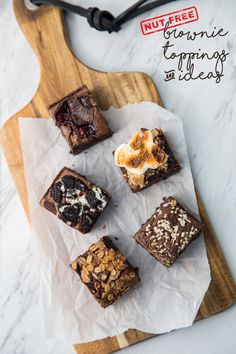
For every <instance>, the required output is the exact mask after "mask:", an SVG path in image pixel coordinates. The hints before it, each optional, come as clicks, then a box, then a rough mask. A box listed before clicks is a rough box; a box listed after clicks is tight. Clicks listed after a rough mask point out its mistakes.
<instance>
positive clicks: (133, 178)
mask: <svg viewBox="0 0 236 354" xmlns="http://www.w3.org/2000/svg"><path fill="white" fill-rule="evenodd" d="M114 158H115V163H116V165H117V166H119V167H120V169H121V172H122V174H123V176H124V178H125V179H126V181H127V182H128V184H129V187H130V189H131V191H132V192H138V191H140V190H142V189H144V188H147V187H149V186H151V185H152V184H154V183H156V182H159V181H161V180H164V179H166V178H168V177H170V176H172V175H173V174H175V173H177V172H179V171H180V169H181V167H180V164H179V162H178V160H177V159H176V157H175V156H174V154H173V152H172V151H171V149H170V147H169V145H168V142H167V140H166V137H165V136H164V134H163V132H162V130H161V129H157V128H155V129H152V130H149V129H146V128H141V129H140V130H139V131H138V132H137V133H136V134H135V135H134V136H133V137H132V138H131V139H130V140H129V141H128V143H124V144H121V145H120V146H118V147H117V149H116V150H115V152H114Z"/></svg>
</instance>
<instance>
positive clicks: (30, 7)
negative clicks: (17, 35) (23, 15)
mask: <svg viewBox="0 0 236 354" xmlns="http://www.w3.org/2000/svg"><path fill="white" fill-rule="evenodd" d="M24 3H25V6H26V7H27V9H28V10H30V11H35V10H38V8H39V6H38V5H34V4H32V2H31V1H30V0H24Z"/></svg>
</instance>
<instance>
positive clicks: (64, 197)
mask: <svg viewBox="0 0 236 354" xmlns="http://www.w3.org/2000/svg"><path fill="white" fill-rule="evenodd" d="M110 199H111V196H110V194H109V193H108V192H106V191H105V190H104V189H102V188H100V187H98V186H96V185H95V184H94V183H92V182H90V181H89V180H88V179H87V178H85V177H84V176H81V175H80V174H79V173H77V172H75V171H72V170H70V169H69V168H67V167H64V168H63V169H62V170H61V171H60V172H59V173H58V175H57V176H56V178H55V179H54V181H53V183H52V184H51V186H50V187H49V189H48V190H47V192H46V193H45V195H44V196H43V198H42V199H41V201H40V205H41V206H42V207H44V208H45V209H47V210H49V211H50V212H52V213H53V214H55V215H56V216H57V217H58V218H59V219H60V220H62V221H64V223H66V224H67V225H69V226H71V227H73V228H75V229H76V230H78V231H80V232H82V233H83V234H86V233H88V232H90V230H91V228H92V227H93V225H94V224H95V222H96V220H97V219H98V217H99V216H100V214H101V213H102V212H103V210H104V209H105V208H106V206H107V204H108V202H109V200H110Z"/></svg>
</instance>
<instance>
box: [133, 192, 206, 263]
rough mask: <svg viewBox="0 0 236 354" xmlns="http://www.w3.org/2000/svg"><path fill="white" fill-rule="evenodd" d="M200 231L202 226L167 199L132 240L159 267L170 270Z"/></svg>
mask: <svg viewBox="0 0 236 354" xmlns="http://www.w3.org/2000/svg"><path fill="white" fill-rule="evenodd" d="M202 230H203V224H202V223H201V222H200V221H198V220H197V219H196V218H195V217H194V216H193V215H192V214H191V213H190V212H189V211H188V210H187V209H185V208H184V207H183V206H181V205H180V204H179V203H178V202H177V200H176V199H174V198H172V197H169V198H164V200H163V202H162V204H161V205H160V206H159V207H158V208H157V209H156V211H155V213H154V214H153V215H152V216H151V217H150V218H149V219H148V220H147V221H146V222H145V224H143V225H142V227H141V229H140V230H139V231H138V232H137V233H136V234H135V235H134V238H135V240H136V241H137V242H138V243H139V244H140V245H141V246H142V247H143V248H145V249H146V250H147V251H148V252H149V253H150V254H151V255H152V256H153V257H155V258H156V259H157V260H158V261H159V262H160V263H161V264H163V265H164V266H166V267H170V266H171V265H172V264H173V263H174V262H175V260H176V259H177V258H178V256H179V255H180V254H181V253H182V252H183V251H184V250H185V249H186V248H187V247H188V245H189V244H190V243H191V242H192V241H193V240H195V239H196V238H197V237H198V236H199V235H200V234H201V232H202Z"/></svg>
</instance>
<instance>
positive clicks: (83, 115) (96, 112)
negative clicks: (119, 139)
mask: <svg viewBox="0 0 236 354" xmlns="http://www.w3.org/2000/svg"><path fill="white" fill-rule="evenodd" d="M48 111H49V114H50V116H52V117H53V119H54V121H55V123H56V126H57V127H59V128H60V130H61V133H62V135H63V136H64V138H65V139H66V141H67V143H68V144H69V146H70V152H71V153H72V154H74V155H76V154H78V153H80V152H81V151H83V150H85V149H87V148H88V147H90V146H91V145H93V144H95V143H98V142H99V141H102V140H104V139H106V138H108V137H109V136H111V135H112V131H111V130H110V128H109V126H108V124H107V122H106V120H105V118H104V117H103V116H102V114H101V111H100V109H99V107H98V105H97V103H96V101H95V100H94V98H93V97H92V95H91V93H90V92H89V90H88V88H87V86H85V85H84V86H82V87H80V88H78V89H77V90H75V91H73V92H71V93H69V94H68V95H67V96H65V97H64V98H62V99H61V100H59V101H57V102H55V103H53V104H51V105H50V106H49V107H48Z"/></svg>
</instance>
